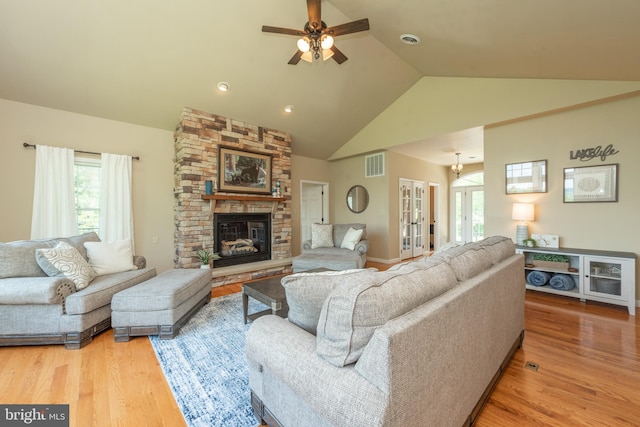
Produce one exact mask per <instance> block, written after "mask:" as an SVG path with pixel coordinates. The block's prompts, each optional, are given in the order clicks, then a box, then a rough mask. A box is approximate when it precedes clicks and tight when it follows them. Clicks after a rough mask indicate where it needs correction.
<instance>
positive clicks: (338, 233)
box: [333, 222, 367, 247]
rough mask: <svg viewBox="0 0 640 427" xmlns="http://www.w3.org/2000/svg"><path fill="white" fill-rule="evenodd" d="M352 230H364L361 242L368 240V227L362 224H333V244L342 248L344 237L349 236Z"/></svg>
mask: <svg viewBox="0 0 640 427" xmlns="http://www.w3.org/2000/svg"><path fill="white" fill-rule="evenodd" d="M350 228H353V229H354V230H362V235H361V236H360V240H365V239H366V238H367V225H366V224H360V223H355V222H354V223H350V224H333V243H334V244H335V245H336V246H337V247H340V245H341V244H342V241H343V240H344V236H345V235H346V234H347V232H348V231H349V229H350Z"/></svg>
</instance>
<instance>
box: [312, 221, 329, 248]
mask: <svg viewBox="0 0 640 427" xmlns="http://www.w3.org/2000/svg"><path fill="white" fill-rule="evenodd" d="M332 247H333V224H311V249H316V248H332Z"/></svg>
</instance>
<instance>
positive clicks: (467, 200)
mask: <svg viewBox="0 0 640 427" xmlns="http://www.w3.org/2000/svg"><path fill="white" fill-rule="evenodd" d="M482 239H484V172H475V173H472V174H469V175H465V176H461V177H460V178H458V179H456V180H455V181H453V183H452V184H451V241H452V242H455V243H458V244H464V243H468V242H477V241H479V240H482Z"/></svg>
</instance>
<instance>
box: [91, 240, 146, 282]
mask: <svg viewBox="0 0 640 427" xmlns="http://www.w3.org/2000/svg"><path fill="white" fill-rule="evenodd" d="M84 247H85V248H87V256H88V257H89V264H91V266H92V267H93V269H94V270H95V271H96V273H97V274H98V276H103V275H105V274H112V273H120V272H121V271H129V270H136V269H137V268H138V267H136V266H135V265H133V251H132V250H131V239H123V240H116V241H114V242H85V243H84Z"/></svg>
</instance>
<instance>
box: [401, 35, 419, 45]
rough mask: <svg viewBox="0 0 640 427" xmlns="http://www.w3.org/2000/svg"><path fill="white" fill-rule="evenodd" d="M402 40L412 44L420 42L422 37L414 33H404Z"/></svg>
mask: <svg viewBox="0 0 640 427" xmlns="http://www.w3.org/2000/svg"><path fill="white" fill-rule="evenodd" d="M400 40H402V43H405V44H410V45H415V44H418V43H420V37H418V36H416V35H414V34H403V35H401V36H400Z"/></svg>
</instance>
